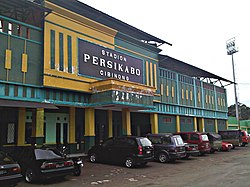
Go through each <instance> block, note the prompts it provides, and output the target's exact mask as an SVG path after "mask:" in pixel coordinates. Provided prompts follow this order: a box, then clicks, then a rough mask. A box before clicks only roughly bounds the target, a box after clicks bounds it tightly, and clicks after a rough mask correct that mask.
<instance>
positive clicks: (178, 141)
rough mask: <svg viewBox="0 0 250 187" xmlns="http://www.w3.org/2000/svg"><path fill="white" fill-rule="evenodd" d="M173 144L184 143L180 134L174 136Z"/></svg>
mask: <svg viewBox="0 0 250 187" xmlns="http://www.w3.org/2000/svg"><path fill="white" fill-rule="evenodd" d="M173 138H174V142H175V145H184V142H183V140H182V138H181V137H180V136H174V137H173Z"/></svg>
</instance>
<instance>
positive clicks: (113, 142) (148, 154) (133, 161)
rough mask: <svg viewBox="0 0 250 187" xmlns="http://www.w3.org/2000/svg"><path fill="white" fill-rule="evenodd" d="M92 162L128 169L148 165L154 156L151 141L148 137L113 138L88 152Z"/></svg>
mask: <svg viewBox="0 0 250 187" xmlns="http://www.w3.org/2000/svg"><path fill="white" fill-rule="evenodd" d="M88 156H89V160H90V162H92V163H94V162H106V163H113V164H116V163H119V164H124V165H125V166H126V167H127V168H131V167H133V166H135V165H146V164H147V162H148V161H151V160H152V159H153V156H154V151H153V146H152V143H151V141H150V140H149V139H148V138H146V137H139V136H122V137H112V138H109V139H107V140H105V141H104V142H103V143H100V144H97V145H95V146H93V147H92V148H91V149H90V150H89V151H88Z"/></svg>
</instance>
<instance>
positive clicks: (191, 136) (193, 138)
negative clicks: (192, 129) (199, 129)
mask: <svg viewBox="0 0 250 187" xmlns="http://www.w3.org/2000/svg"><path fill="white" fill-rule="evenodd" d="M199 139H200V138H199V135H198V134H190V140H199Z"/></svg>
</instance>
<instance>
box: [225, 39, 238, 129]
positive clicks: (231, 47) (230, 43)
mask: <svg viewBox="0 0 250 187" xmlns="http://www.w3.org/2000/svg"><path fill="white" fill-rule="evenodd" d="M226 46H227V55H231V56H232V66H233V81H234V96H235V112H236V121H237V124H238V129H239V130H240V120H239V107H238V97H237V91H236V86H237V85H236V81H235V69H234V57H233V54H234V53H237V52H238V51H239V50H238V48H237V47H236V45H235V38H231V39H229V40H227V41H226Z"/></svg>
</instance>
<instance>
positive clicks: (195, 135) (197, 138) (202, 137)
mask: <svg viewBox="0 0 250 187" xmlns="http://www.w3.org/2000/svg"><path fill="white" fill-rule="evenodd" d="M175 134H179V135H180V136H181V137H182V139H183V141H184V142H186V143H191V144H197V145H198V149H199V152H200V155H204V154H206V153H210V149H211V147H210V143H209V140H208V137H207V135H206V134H202V133H200V132H178V133H175Z"/></svg>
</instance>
